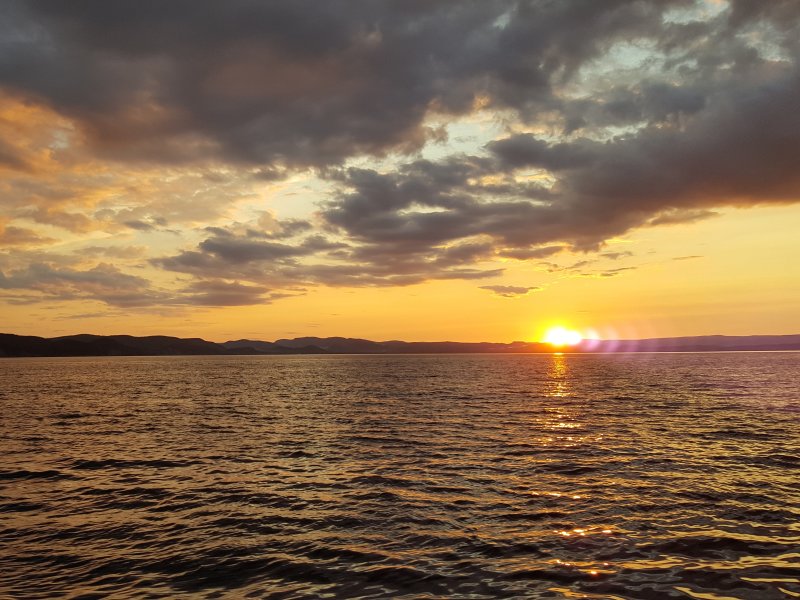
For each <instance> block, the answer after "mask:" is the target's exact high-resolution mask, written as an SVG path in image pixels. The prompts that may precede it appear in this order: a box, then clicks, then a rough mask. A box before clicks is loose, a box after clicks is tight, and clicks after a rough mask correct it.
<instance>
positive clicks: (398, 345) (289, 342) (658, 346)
mask: <svg viewBox="0 0 800 600" xmlns="http://www.w3.org/2000/svg"><path fill="white" fill-rule="evenodd" d="M563 350H564V351H565V352H581V353H597V352H700V351H709V352H710V351H742V350H751V351H752V350H800V335H749V336H727V335H704V336H696V337H675V338H652V339H645V340H584V341H583V342H581V343H580V344H578V345H577V346H573V347H569V348H564V349H563ZM553 351H554V348H553V347H552V346H551V345H549V344H541V343H535V342H511V343H508V344H505V343H495V342H475V343H465V342H402V341H398V340H392V341H388V342H373V341H371V340H362V339H357V338H343V337H328V338H319V337H301V338H294V339H280V340H276V341H274V342H264V341H259V340H235V341H229V342H223V343H216V342H208V341H206V340H203V339H200V338H177V337H169V336H163V335H155V336H147V337H135V336H131V335H90V334H81V335H67V336H62V337H55V338H41V337H35V336H23V335H14V334H10V333H2V334H0V357H2V356H169V355H237V354H238V355H241V354H256V355H258V354H445V353H493V354H528V353H551V352H553Z"/></svg>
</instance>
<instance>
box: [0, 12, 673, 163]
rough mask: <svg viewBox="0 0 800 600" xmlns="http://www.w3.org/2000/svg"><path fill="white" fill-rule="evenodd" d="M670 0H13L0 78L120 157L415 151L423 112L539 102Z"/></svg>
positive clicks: (297, 158)
mask: <svg viewBox="0 0 800 600" xmlns="http://www.w3.org/2000/svg"><path fill="white" fill-rule="evenodd" d="M685 4H686V2H684V1H680V0H675V1H670V0H662V1H660V2H630V1H628V2H616V3H614V4H613V5H600V4H596V3H585V2H578V1H568V2H558V3H547V2H512V3H509V2H504V1H492V0H483V1H480V2H473V1H468V2H453V1H445V2H437V3H413V2H412V3H397V2H390V1H388V0H377V1H375V0H331V1H329V2H325V3H324V5H323V6H321V5H320V4H319V3H318V2H313V1H311V0H278V1H274V2H267V3H257V2H251V1H248V0H233V1H231V2H226V3H225V4H224V5H220V4H219V3H217V2H213V1H211V0H200V1H197V0H193V1H191V2H190V1H188V0H177V1H175V2H171V3H170V5H169V6H164V4H163V3H160V2H154V1H152V0H145V1H143V2H137V3H136V5H135V6H128V5H126V4H114V5H107V4H105V3H102V2H81V3H59V2H20V3H14V4H12V5H10V6H7V7H6V8H5V9H4V15H3V17H4V18H3V21H4V26H3V29H2V30H0V35H2V36H3V37H4V38H6V39H7V40H8V42H7V43H6V44H5V45H4V53H3V59H2V61H0V85H4V86H6V87H8V88H10V89H13V90H14V91H15V92H17V93H20V94H24V95H27V96H29V97H32V98H36V99H41V100H42V101H44V102H46V103H47V104H48V105H50V106H53V107H55V108H56V110H58V111H59V112H60V113H61V114H64V115H66V116H68V117H69V118H70V119H72V120H74V121H75V122H76V123H78V124H79V125H80V126H81V128H82V130H83V131H84V133H85V135H87V136H88V138H89V139H90V140H91V142H92V143H93V144H94V145H95V146H96V147H97V148H98V149H102V151H103V152H106V153H108V154H110V155H113V156H115V157H117V158H122V159H137V160H145V161H147V160H159V161H170V160H172V161H186V160H194V159H197V158H202V157H209V156H214V157H218V158H219V157H222V158H224V159H225V160H226V161H233V162H240V163H248V164H258V165H264V164H266V165H267V171H268V172H271V166H273V165H276V164H278V165H280V164H286V165H297V166H301V165H328V164H339V163H341V161H342V160H343V159H344V158H346V157H348V156H355V155H360V154H372V155H383V154H385V153H386V152H388V151H400V152H405V151H410V150H416V149H418V148H419V147H420V146H421V145H422V144H423V143H424V141H425V140H426V139H427V138H429V137H431V136H434V135H436V134H435V132H433V131H432V130H430V129H429V128H428V127H427V126H426V124H425V119H426V117H427V116H429V115H430V114H432V113H438V114H445V115H459V114H467V113H469V112H471V111H472V110H473V108H474V106H475V105H476V102H478V101H481V102H483V103H484V104H485V105H488V106H489V107H491V108H494V109H513V110H518V111H520V112H521V113H533V112H534V111H536V110H537V109H539V108H541V107H542V106H545V107H547V106H548V105H549V104H551V103H552V102H553V90H552V88H553V86H554V83H555V82H557V81H560V80H562V79H563V78H564V77H566V76H568V75H571V74H575V73H577V71H578V69H579V68H580V66H581V65H582V64H584V63H585V62H587V61H590V60H592V59H594V58H595V57H596V56H597V54H598V53H599V52H600V51H602V49H603V48H605V47H607V46H608V45H610V44H612V43H613V42H614V41H616V40H621V39H627V38H632V37H633V38H635V37H638V36H642V35H645V34H647V33H648V32H650V31H651V30H652V29H653V28H654V27H657V26H658V24H659V22H660V20H661V18H662V15H663V14H664V12H665V11H666V10H668V9H669V8H670V7H673V6H674V7H680V6H682V5H685ZM176 31H180V32H181V33H180V35H176V33H175V32H176Z"/></svg>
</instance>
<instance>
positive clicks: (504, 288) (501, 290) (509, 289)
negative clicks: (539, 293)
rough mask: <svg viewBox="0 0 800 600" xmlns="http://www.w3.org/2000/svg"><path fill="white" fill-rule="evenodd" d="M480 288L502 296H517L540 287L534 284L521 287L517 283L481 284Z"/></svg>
mask: <svg viewBox="0 0 800 600" xmlns="http://www.w3.org/2000/svg"><path fill="white" fill-rule="evenodd" d="M480 288H481V289H482V290H489V291H490V292H494V294H495V295H496V296H502V297H503V298H517V297H519V296H525V295H526V294H528V293H530V292H532V291H534V290H538V289H541V288H538V287H535V286H534V287H523V286H518V285H482V286H480Z"/></svg>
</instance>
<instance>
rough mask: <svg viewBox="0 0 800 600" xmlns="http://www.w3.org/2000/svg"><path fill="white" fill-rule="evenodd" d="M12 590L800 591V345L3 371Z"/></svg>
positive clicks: (0, 389) (12, 365) (155, 594)
mask: <svg viewBox="0 0 800 600" xmlns="http://www.w3.org/2000/svg"><path fill="white" fill-rule="evenodd" d="M0 408H1V409H2V412H1V414H2V420H1V421H0V598H82V599H88V598H106V597H110V598H176V597H192V598H262V597H263V598H427V599H429V598H557V599H560V598H569V599H577V598H591V599H594V598H608V599H629V598H630V599H664V598H683V599H685V598H695V599H702V600H718V599H732V598H733V599H752V600H771V599H778V598H781V599H783V598H798V597H800V353H791V352H788V353H697V354H691V353H689V354H625V355H570V354H561V355H559V354H554V355H503V356H497V355H417V356H408V355H406V356H285V357H271V356H263V357H147V358H140V357H127V358H54V359H36V358H31V359H2V360H0Z"/></svg>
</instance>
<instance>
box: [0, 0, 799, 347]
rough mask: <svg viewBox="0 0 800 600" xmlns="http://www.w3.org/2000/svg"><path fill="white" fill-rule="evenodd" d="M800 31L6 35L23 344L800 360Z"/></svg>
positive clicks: (202, 19) (385, 5) (1, 127)
mask: <svg viewBox="0 0 800 600" xmlns="http://www.w3.org/2000/svg"><path fill="white" fill-rule="evenodd" d="M799 57H800V3H799V2H797V1H796V0H772V1H770V2H763V1H761V0H730V1H727V2H726V1H723V0H718V1H711V0H697V1H689V0H635V1H633V0H608V1H604V2H596V1H590V0H558V1H555V0H539V1H536V0H531V1H494V0H458V1H449V0H441V1H438V2H424V1H417V0H395V1H384V0H343V1H338V0H327V1H326V2H319V1H312V0H286V1H277V0H276V1H245V0H231V1H226V2H217V1H206V0H172V1H170V2H161V1H155V0H139V1H137V2H127V1H126V2H123V1H110V2H109V1H107V0H97V1H88V0H73V1H71V2H63V1H56V0H52V1H48V0H41V1H37V2H17V1H14V0H10V1H7V2H3V3H2V4H1V5H0V331H3V332H8V333H18V334H24V335H40V336H45V337H51V336H59V335H68V334H75V333H97V334H116V333H127V334H133V335H154V334H165V335H177V336H184V337H203V338H205V339H209V340H214V341H224V340H229V339H239V338H251V339H264V340H273V339H278V338H283V337H299V336H307V335H308V336H321V337H324V336H334V335H339V336H347V337H365V338H369V339H376V340H388V339H405V340H453V341H513V340H526V341H536V340H539V339H541V338H542V336H543V335H544V332H545V330H546V329H547V328H548V327H550V326H552V325H555V324H560V325H564V326H567V327H570V328H575V329H578V330H579V331H581V333H582V334H583V335H584V336H587V337H588V336H593V337H601V338H645V337H666V336H686V335H706V334H728V335H747V334H781V333H800V266H799V265H800V260H798V259H800V235H798V231H800V203H799V202H798V201H800V62H799V61H798V58H799Z"/></svg>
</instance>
